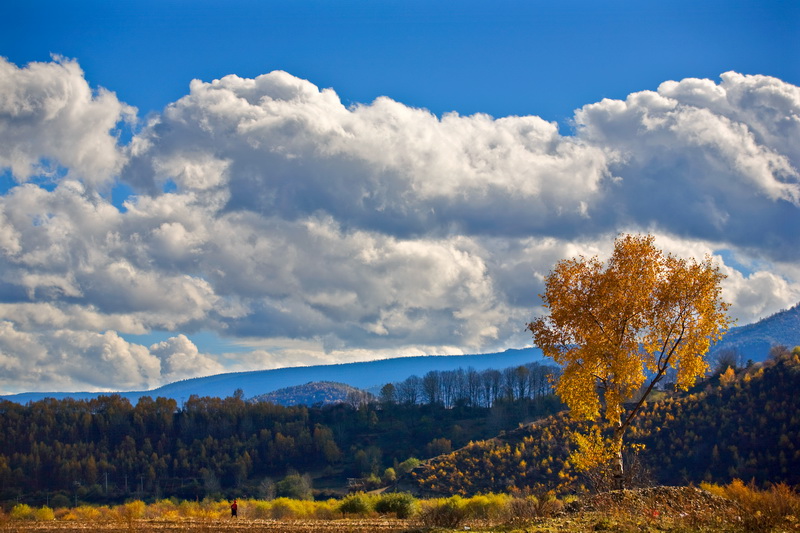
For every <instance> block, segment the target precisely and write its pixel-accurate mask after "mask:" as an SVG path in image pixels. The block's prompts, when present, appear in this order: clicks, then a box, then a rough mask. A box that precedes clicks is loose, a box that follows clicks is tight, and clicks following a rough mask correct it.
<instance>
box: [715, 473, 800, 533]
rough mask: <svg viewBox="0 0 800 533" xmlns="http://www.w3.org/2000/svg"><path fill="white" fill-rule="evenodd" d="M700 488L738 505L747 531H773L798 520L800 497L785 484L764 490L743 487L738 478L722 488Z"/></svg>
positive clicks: (752, 486) (751, 485)
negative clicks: (742, 511) (741, 510)
mask: <svg viewBox="0 0 800 533" xmlns="http://www.w3.org/2000/svg"><path fill="white" fill-rule="evenodd" d="M701 487H702V488H703V489H705V490H707V491H709V492H711V493H713V494H716V495H718V496H722V497H725V498H728V499H730V500H733V501H734V502H736V503H738V504H739V505H740V506H741V507H742V509H743V510H744V513H743V517H742V518H743V525H744V526H745V528H746V529H747V530H748V531H753V532H761V531H764V532H767V531H772V530H773V529H775V528H776V527H778V526H780V525H782V524H784V523H785V522H789V523H794V522H795V521H796V520H797V519H798V517H800V495H798V494H797V492H795V491H794V490H793V489H792V488H791V487H789V486H788V485H786V484H785V483H778V484H777V485H772V486H771V487H770V488H769V489H768V490H763V491H762V490H758V489H757V488H756V486H755V484H753V483H750V484H749V485H745V484H744V483H743V482H742V481H741V480H740V479H734V480H733V481H732V482H731V483H730V484H729V485H726V486H723V487H720V486H717V485H709V484H703V485H701Z"/></svg>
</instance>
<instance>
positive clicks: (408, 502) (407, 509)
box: [375, 492, 417, 519]
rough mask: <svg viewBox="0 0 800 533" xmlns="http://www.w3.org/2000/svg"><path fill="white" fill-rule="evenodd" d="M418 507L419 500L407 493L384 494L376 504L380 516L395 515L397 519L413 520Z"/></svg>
mask: <svg viewBox="0 0 800 533" xmlns="http://www.w3.org/2000/svg"><path fill="white" fill-rule="evenodd" d="M416 506H417V500H416V499H415V498H414V497H413V496H412V495H411V494H409V493H407V492H392V493H387V494H382V495H381V496H380V498H378V501H376V502H375V511H377V512H378V513H380V514H392V513H393V514H394V515H395V516H396V517H397V518H400V519H406V518H411V515H413V514H414V510H415V509H416Z"/></svg>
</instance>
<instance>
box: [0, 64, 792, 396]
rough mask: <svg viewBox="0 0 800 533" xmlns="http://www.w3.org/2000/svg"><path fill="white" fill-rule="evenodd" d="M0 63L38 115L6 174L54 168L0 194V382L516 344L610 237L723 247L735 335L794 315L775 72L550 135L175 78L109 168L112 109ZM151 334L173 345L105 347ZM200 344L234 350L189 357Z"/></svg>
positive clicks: (677, 87) (786, 136) (287, 85)
mask: <svg viewBox="0 0 800 533" xmlns="http://www.w3.org/2000/svg"><path fill="white" fill-rule="evenodd" d="M0 68H6V69H10V70H8V72H11V73H12V74H13V76H12V77H11V78H9V79H11V81H10V82H9V81H7V80H6V83H10V84H11V85H12V86H13V91H10V94H13V95H15V96H14V98H12V99H7V101H3V102H4V103H2V104H0V105H6V106H8V107H9V108H11V109H21V108H23V107H24V106H23V105H22V104H20V103H19V102H23V103H24V102H26V101H28V100H30V104H28V107H30V108H31V109H34V110H38V111H36V113H38V114H36V113H34V115H35V116H36V117H40V118H37V119H36V120H34V119H30V120H27V121H26V122H25V123H24V125H23V126H20V127H19V128H13V132H14V133H15V134H16V139H15V140H14V143H16V144H13V145H6V148H2V147H0V165H5V166H11V167H12V171H13V172H14V174H15V177H16V178H17V179H18V180H20V181H24V180H25V179H27V178H29V177H30V176H31V173H32V172H36V171H37V170H36V168H37V166H40V165H41V160H42V158H47V159H51V160H53V159H54V160H57V162H58V163H59V164H61V165H63V166H65V167H66V168H67V169H68V173H67V175H66V176H63V177H56V178H55V179H56V186H55V188H54V189H53V190H45V189H44V188H40V187H38V186H36V185H33V184H23V185H19V186H17V187H15V188H13V189H11V190H10V191H9V192H8V193H7V194H5V195H3V196H0V369H2V371H1V372H0V376H1V377H0V388H6V389H9V388H10V387H12V383H13V384H14V385H13V386H14V387H28V388H38V389H41V388H53V387H55V386H56V385H57V384H60V385H59V386H58V387H56V388H62V389H64V388H70V389H80V388H89V389H99V388H117V389H122V388H142V387H149V386H155V385H159V384H161V383H163V382H164V381H170V380H175V379H183V378H186V377H192V376H195V375H200V374H208V373H217V372H222V371H225V370H228V369H236V370H249V369H255V368H264V367H273V366H276V365H277V366H288V365H297V364H321V363H329V362H341V361H351V360H363V359H372V358H375V357H385V356H391V355H416V354H421V353H462V352H476V351H481V350H493V349H500V348H504V347H509V346H521V345H524V344H527V343H529V341H530V338H529V335H528V334H527V333H526V332H525V329H524V325H525V323H526V322H527V321H529V320H530V319H531V318H533V316H534V315H535V314H536V313H537V312H539V311H540V310H541V309H540V307H539V305H540V301H539V299H538V297H537V294H538V293H540V292H542V290H543V285H542V284H543V279H544V277H545V276H546V274H547V273H548V271H549V270H550V269H551V268H552V266H553V265H554V264H555V263H556V262H557V261H558V260H559V259H561V258H564V257H568V256H572V255H577V254H584V255H597V254H599V255H601V256H605V255H607V254H608V253H609V252H610V250H611V247H612V245H613V240H614V237H615V235H616V233H617V232H620V231H627V232H637V231H646V232H651V233H654V234H656V235H657V239H658V244H659V245H660V246H662V247H664V248H665V249H666V250H668V251H670V252H672V253H675V254H678V255H681V256H693V257H697V258H702V257H703V256H704V255H705V254H713V253H715V252H716V251H717V250H720V249H725V250H731V251H732V252H733V253H734V254H735V257H736V262H734V261H729V262H730V263H731V264H729V265H725V264H724V261H723V260H722V258H720V261H721V264H722V265H723V268H724V269H725V270H726V272H727V273H728V276H729V277H728V279H727V280H726V282H725V286H724V291H725V296H726V298H727V299H729V300H730V301H731V302H732V303H733V314H734V315H735V316H736V317H738V318H739V319H740V322H741V321H743V320H746V321H750V320H753V319H756V318H759V317H761V316H765V315H767V314H771V313H772V312H775V311H777V310H779V309H782V308H785V307H788V306H789V305H791V304H792V303H795V302H796V301H797V300H798V299H799V298H800V271H798V269H797V267H796V264H797V260H798V259H800V255H799V254H800V251H798V250H800V246H798V245H799V244H800V237H798V232H797V231H796V229H794V228H796V227H799V226H800V196H799V195H798V190H799V188H800V179H799V178H798V172H797V168H798V157H800V156H798V148H797V147H798V146H800V142H798V141H800V130H799V129H798V128H800V126H798V116H799V113H798V109H800V97H799V96H798V88H797V87H794V86H791V85H789V84H786V83H784V82H781V81H780V80H776V79H774V78H768V77H764V76H743V75H739V74H735V73H726V74H724V75H723V76H722V81H721V82H720V83H715V82H713V81H710V80H694V79H687V80H682V81H679V82H665V83H664V84H662V85H661V86H660V87H659V88H658V91H645V92H640V93H635V94H632V95H630V96H629V97H628V98H627V99H626V100H625V101H612V100H604V101H602V102H599V103H596V104H590V105H587V106H585V107H583V108H582V109H580V110H578V111H577V112H576V126H577V129H576V135H574V136H562V135H560V134H559V132H558V129H557V126H556V125H555V124H553V123H548V122H546V121H543V120H541V119H540V118H538V117H506V118H501V119H494V118H492V117H489V116H486V115H473V116H459V115H457V114H449V115H445V116H443V117H436V116H434V115H432V114H431V113H429V112H427V111H426V110H423V109H415V108H410V107H407V106H404V105H403V104H401V103H399V102H395V101H393V100H391V99H389V98H379V99H378V100H376V101H375V102H372V103H371V104H362V105H356V106H353V107H349V108H348V107H345V106H344V105H343V104H342V103H341V101H340V99H339V98H338V96H337V95H336V93H335V92H334V91H333V90H331V89H324V90H319V89H318V88H317V87H316V86H314V85H313V84H311V83H310V82H308V81H305V80H301V79H298V78H295V77H293V76H291V75H289V74H287V73H284V72H273V73H271V74H267V75H264V76H259V77H258V78H256V79H243V78H239V77H236V76H227V77H225V78H223V79H221V80H217V81H214V82H211V83H203V82H200V81H194V82H192V84H191V87H190V93H189V94H188V95H187V96H185V97H183V98H181V99H180V100H178V101H177V102H175V103H173V104H172V105H170V106H168V107H167V108H166V109H165V110H164V112H163V113H162V114H161V115H159V116H154V117H151V119H150V122H149V123H148V124H147V125H146V126H145V127H144V128H143V129H142V131H141V132H140V134H139V135H137V136H136V137H135V138H134V139H133V140H132V141H131V142H130V143H129V144H128V145H127V146H125V147H124V148H122V149H120V148H119V147H117V146H116V141H115V139H114V137H113V135H110V134H109V131H110V130H111V129H112V128H113V127H114V124H115V123H116V121H118V120H119V119H120V117H122V116H124V115H125V113H127V112H128V111H129V108H127V107H126V106H125V105H124V104H121V103H119V102H117V100H116V98H115V97H113V95H110V93H102V94H101V93H98V94H96V95H94V96H92V93H91V90H90V89H89V88H88V84H86V82H85V80H83V75H82V73H81V71H80V69H79V67H78V66H77V64H76V63H74V62H65V61H62V62H60V63H51V64H35V65H32V66H29V67H26V69H27V70H26V69H16V67H13V65H10V64H8V63H4V64H3V65H0ZM15 69H16V70H15ZM34 72H37V73H38V72H42V73H43V74H37V75H38V76H39V77H38V78H36V77H32V74H31V73H34ZM26 76H27V77H26ZM65 79H66V80H69V83H66V82H64V80H65ZM53 80H61V81H60V82H58V83H56V82H55V81H53ZM59 83H61V84H59ZM64 83H66V85H64ZM48 84H51V85H52V84H55V85H52V86H54V87H56V88H63V87H64V86H66V87H72V86H75V87H78V88H80V89H81V90H80V91H77V90H75V91H73V92H70V91H62V92H63V93H64V94H66V95H67V96H70V95H72V96H70V98H72V100H70V98H67V97H66V96H65V97H63V98H61V100H59V101H60V102H62V103H63V105H64V106H67V108H69V109H73V108H74V110H75V112H74V113H73V114H68V115H69V117H72V118H75V117H80V116H81V115H80V113H81V112H84V111H85V112H87V113H88V112H89V111H86V110H87V109H90V110H92V111H91V113H90V115H91V116H98V115H102V117H104V118H103V120H99V119H98V120H95V121H91V120H83V121H82V120H78V118H75V120H76V122H75V123H72V122H70V120H72V119H71V118H69V117H67V118H64V117H62V116H61V115H60V114H59V112H55V114H53V113H51V114H49V115H48V114H47V113H46V112H45V111H43V110H46V109H51V108H54V109H61V108H59V107H58V106H57V105H55V104H52V103H49V100H46V99H45V100H43V99H42V98H39V97H37V95H38V94H40V93H42V91H45V89H43V88H47V87H51V85H48ZM70 84H72V85H70ZM59 90H61V89H59ZM81 91H83V92H81ZM87 91H88V92H87ZM51 92H52V91H51ZM42 94H44V93H42ZM54 94H62V93H59V92H58V91H56V92H55V93H54ZM74 95H78V96H74ZM87 95H88V96H87ZM73 96H74V97H73ZM1 98H2V97H0V99H1ZM9 102H10V103H9ZM42 102H44V103H42ZM53 106H55V107H53ZM70 106H72V107H70ZM62 107H63V106H62ZM51 115H52V117H56V118H52V117H51ZM0 116H2V115H0ZM42 117H43V118H42ZM48 117H51V118H48ZM68 119H69V120H68ZM2 120H6V122H5V123H3V124H5V125H4V126H3V127H6V128H8V127H10V126H8V124H10V123H11V122H9V120H10V119H0V121H2ZM54 120H55V121H56V122H53V121H54ZM78 122H79V123H78ZM51 126H52V127H51ZM26 128H27V129H26ZM48 128H50V129H51V131H50V132H49V133H46V132H43V131H40V130H46V129H48ZM59 128H60V129H59ZM4 131H5V132H6V133H2V132H4ZM8 131H12V130H8V129H6V130H3V129H0V140H1V139H2V135H6V134H7V133H8ZM58 139H61V140H62V141H63V142H64V143H67V144H64V145H63V146H62V145H57V143H55V140H58ZM40 141H41V142H40ZM92 143H93V144H94V146H95V148H96V150H97V151H96V152H91V153H90V152H87V151H86V146H89V145H90V144H92ZM31 146H38V147H39V148H37V150H33V149H29V148H30V147H31ZM9 147H10V148H9ZM20 147H23V148H24V149H23V148H20ZM25 147H28V148H25ZM4 149H5V150H6V152H3V150H4ZM62 149H63V153H62V152H59V151H58V150H62ZM80 150H84V152H82V153H84V156H81V157H82V158H81V157H78V156H77V155H76V154H79V153H81V152H80ZM122 151H124V156H123V155H121V153H122ZM12 152H13V153H14V154H18V153H20V154H22V155H19V156H18V155H14V158H16V159H14V158H12V156H11V155H9V154H11V153H12ZM86 154H88V155H86ZM92 154H94V155H92ZM90 156H91V157H90ZM4 157H5V158H6V159H2V158H4ZM12 159H13V160H12ZM123 162H124V166H122V165H123ZM117 173H118V176H117ZM109 179H119V180H121V181H124V182H126V183H128V184H130V185H132V186H133V187H135V189H136V191H137V196H135V197H132V198H130V199H129V200H128V201H127V202H126V204H125V206H124V209H122V210H120V209H118V208H117V207H115V206H114V205H112V204H111V203H110V201H109V199H108V198H107V197H105V196H102V195H101V194H99V193H98V192H96V191H97V189H96V188H95V186H96V185H97V184H99V183H103V182H105V181H107V180H109ZM744 263H747V264H749V265H751V268H750V269H749V271H747V272H743V271H740V270H736V269H735V268H734V267H735V266H737V264H744ZM747 317H749V318H747ZM153 330H160V331H169V332H174V336H173V337H172V338H170V339H168V340H166V341H164V342H161V343H157V344H153V345H152V346H150V347H149V348H147V347H144V346H141V345H138V344H135V343H130V342H127V341H125V340H124V339H123V338H122V337H121V336H120V335H124V334H143V333H147V332H150V331H153ZM204 330H205V331H214V332H217V333H219V334H224V335H225V336H226V337H227V338H230V339H233V340H234V341H236V340H237V339H238V340H240V341H241V340H242V339H246V340H247V342H249V343H252V350H251V351H250V352H245V353H229V354H211V353H202V352H201V351H200V350H199V349H198V348H197V346H195V344H194V343H193V342H192V340H191V337H192V333H191V332H194V331H204ZM23 361H36V362H37V363H36V365H35V366H36V370H35V372H33V373H31V377H26V376H25V375H24V372H23V371H22V370H21V369H22V367H23V366H24V365H23V364H22V362H23ZM95 363H96V364H95ZM92 365H94V366H92ZM3 380H5V381H3ZM37 380H38V381H37ZM109 380H111V381H109ZM48 385H53V387H49V386H48Z"/></svg>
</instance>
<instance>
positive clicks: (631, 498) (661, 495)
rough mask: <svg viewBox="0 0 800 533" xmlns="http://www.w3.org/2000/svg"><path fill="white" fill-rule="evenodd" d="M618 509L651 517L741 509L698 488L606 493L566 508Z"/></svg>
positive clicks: (649, 489) (570, 509)
mask: <svg viewBox="0 0 800 533" xmlns="http://www.w3.org/2000/svg"><path fill="white" fill-rule="evenodd" d="M615 509H621V510H625V512H627V513H632V514H640V515H642V516H648V517H650V516H652V517H656V516H660V515H672V516H687V515H698V514H703V513H710V514H723V513H728V512H731V511H738V510H739V509H738V508H737V505H736V504H735V503H734V502H732V501H730V500H727V499H725V498H721V497H719V496H716V495H714V494H711V493H710V492H707V491H705V490H702V489H698V488H697V487H651V488H646V489H634V490H616V491H611V492H603V493H600V494H595V495H593V496H588V497H585V498H581V499H580V500H577V501H574V502H571V503H569V504H568V505H567V506H566V508H565V510H566V511H567V512H582V511H599V512H608V511H613V510H615Z"/></svg>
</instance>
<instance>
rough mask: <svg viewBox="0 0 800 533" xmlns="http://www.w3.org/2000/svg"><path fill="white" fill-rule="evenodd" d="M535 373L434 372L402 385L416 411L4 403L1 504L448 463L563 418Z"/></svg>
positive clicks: (142, 402) (223, 489) (188, 493)
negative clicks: (506, 433) (472, 448)
mask: <svg viewBox="0 0 800 533" xmlns="http://www.w3.org/2000/svg"><path fill="white" fill-rule="evenodd" d="M542 372H543V370H542V368H540V367H539V366H537V365H528V366H526V367H524V368H520V367H517V368H515V369H512V370H508V369H507V370H503V371H491V372H489V371H484V372H474V371H472V370H465V371H463V372H459V371H452V372H438V373H429V374H426V375H425V376H423V377H422V378H416V379H414V378H409V379H408V380H405V381H407V382H409V383H411V382H415V381H416V382H419V383H420V389H419V391H420V392H419V394H418V396H416V401H415V402H410V401H407V398H406V397H404V396H402V395H398V396H396V397H394V399H392V397H391V395H390V394H389V393H388V391H389V390H391V387H388V388H387V387H384V389H385V390H383V391H382V393H381V395H380V397H379V398H377V399H373V400H372V401H361V402H358V403H352V404H350V403H342V404H336V405H330V406H312V407H308V406H291V407H284V406H279V405H274V404H271V403H266V402H249V401H246V399H245V398H244V397H243V395H242V394H241V392H239V393H237V394H235V395H233V396H231V397H228V398H211V397H198V396H191V397H190V398H189V399H188V400H187V401H186V402H185V403H183V404H182V405H178V403H177V402H176V401H175V400H172V399H168V398H155V399H153V398H150V397H147V396H145V397H142V398H140V399H139V400H138V402H137V403H136V404H135V405H133V404H131V402H130V401H129V400H127V399H125V398H123V397H121V396H119V395H109V396H100V397H98V398H95V399H91V400H74V399H63V400H55V399H45V400H42V401H37V402H31V403H28V404H26V405H21V404H18V403H14V402H10V401H2V402H0V501H6V502H9V501H17V500H19V499H20V498H25V499H26V500H27V501H32V502H36V503H40V504H44V503H53V502H51V501H50V499H53V498H54V499H56V500H57V501H59V503H61V504H64V503H65V501H66V500H68V501H69V503H75V502H78V501H86V502H113V501H121V500H124V499H126V498H130V497H138V498H158V497H168V496H176V497H180V498H184V499H196V498H203V497H205V496H208V495H217V496H220V495H231V496H233V495H237V494H238V495H246V494H250V495H256V494H258V492H259V487H263V486H268V485H270V483H272V481H271V480H280V479H282V478H283V479H285V478H287V477H289V476H295V477H303V474H305V473H313V475H314V477H315V478H328V482H327V483H326V484H327V485H332V484H333V485H335V484H337V483H339V484H341V485H345V484H346V480H347V478H364V477H369V476H373V477H374V476H381V477H382V476H385V475H387V471H388V470H394V471H398V470H400V468H399V465H401V464H403V463H405V462H406V461H407V460H408V459H409V458H426V457H431V456H434V455H438V454H440V453H446V452H449V451H451V450H452V449H455V448H457V447H460V446H464V445H466V444H467V443H468V442H469V441H470V440H476V439H484V438H489V437H491V436H493V435H495V434H497V432H498V431H501V430H503V429H507V428H512V427H516V426H517V425H518V424H519V423H520V422H522V421H524V420H528V419H531V418H535V417H537V416H542V415H546V414H550V413H552V412H554V411H556V410H558V409H560V408H561V404H560V403H559V402H558V400H557V399H556V398H555V397H554V396H552V395H543V389H540V388H537V387H536V386H535V384H536V383H537V381H536V379H534V378H532V377H531V376H532V375H534V376H535V375H540V374H542ZM470 376H472V378H473V379H472V383H473V384H474V383H475V380H474V377H475V376H484V377H486V378H487V379H489V378H491V379H489V381H487V382H486V383H488V385H486V386H484V381H481V380H478V381H477V383H480V384H481V386H482V389H483V390H486V388H487V387H488V390H489V395H488V396H482V395H481V394H485V393H481V394H478V393H477V392H475V390H473V389H471V388H470V386H469V384H470V383H471V381H470ZM498 376H500V377H499V378H498ZM503 376H505V378H504V377H503ZM512 377H513V378H514V380H512V379H511V378H512ZM523 377H524V378H525V379H524V380H523ZM423 382H425V383H427V384H428V388H423V387H422V385H421V384H422V383H423ZM434 383H435V384H436V386H435V387H434V386H433V384H434ZM541 383H545V382H544V381H543V382H541ZM407 385H408V383H405V384H404V383H398V384H396V387H398V388H402V387H403V386H407ZM393 386H395V385H393ZM541 386H544V385H541ZM470 391H472V393H471V392H470ZM470 394H473V395H470ZM487 398H488V399H487ZM426 400H430V401H426ZM389 474H391V472H389ZM292 479H294V477H293V478H292ZM279 483H280V482H279V481H278V482H276V483H274V485H276V486H278V487H279V488H280V485H279Z"/></svg>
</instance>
